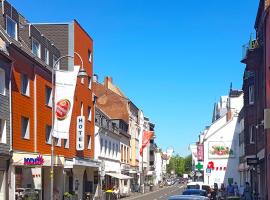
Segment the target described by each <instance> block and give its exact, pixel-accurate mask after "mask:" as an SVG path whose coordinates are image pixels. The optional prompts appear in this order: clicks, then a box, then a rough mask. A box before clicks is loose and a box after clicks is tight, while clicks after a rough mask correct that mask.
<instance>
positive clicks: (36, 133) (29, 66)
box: [11, 21, 94, 159]
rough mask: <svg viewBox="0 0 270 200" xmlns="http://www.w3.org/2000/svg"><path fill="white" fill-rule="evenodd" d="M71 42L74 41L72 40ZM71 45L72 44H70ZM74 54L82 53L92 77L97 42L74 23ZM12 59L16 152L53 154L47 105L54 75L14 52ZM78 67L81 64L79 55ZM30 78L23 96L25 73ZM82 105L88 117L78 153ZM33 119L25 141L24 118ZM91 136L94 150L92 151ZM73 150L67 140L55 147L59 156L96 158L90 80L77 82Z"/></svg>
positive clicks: (13, 129) (72, 137)
mask: <svg viewBox="0 0 270 200" xmlns="http://www.w3.org/2000/svg"><path fill="white" fill-rule="evenodd" d="M70 39H71V38H70ZM67 45H68V44H67ZM74 51H76V52H77V53H79V54H80V55H81V57H82V59H83V62H84V68H85V69H86V71H87V74H88V76H89V77H92V74H93V66H92V62H89V60H88V51H91V52H93V41H92V39H91V38H90V37H89V36H88V35H87V33H86V32H85V31H84V30H83V29H82V28H81V27H80V25H79V24H78V23H77V22H76V21H75V22H74ZM11 57H12V58H13V59H14V60H15V62H14V65H13V74H12V125H13V126H12V132H13V149H14V150H15V151H26V152H37V153H40V154H50V152H51V150H50V148H51V146H50V144H47V143H46V125H51V119H52V117H51V116H52V115H51V108H50V107H48V106H47V105H46V101H45V99H46V89H45V88H46V86H49V87H51V72H49V71H48V70H46V69H45V68H44V67H42V66H39V65H38V64H37V63H35V62H33V61H31V59H29V58H28V57H26V56H25V55H22V54H21V53H19V52H18V51H15V50H12V51H11ZM74 62H75V64H76V65H81V64H80V60H79V59H78V58H77V56H76V55H75V60H74ZM22 73H23V74H25V75H27V77H28V78H29V86H30V88H29V89H30V95H29V96H25V95H22V94H21V74H22ZM81 103H83V108H84V109H83V114H84V115H85V119H86V120H85V121H86V126H85V150H84V151H76V119H77V116H79V115H80V114H81ZM88 107H90V108H91V115H92V117H91V121H90V120H88ZM22 116H24V117H27V118H29V125H30V129H29V131H30V137H29V139H24V138H22V135H21V129H22V123H21V117H22ZM89 136H90V138H91V139H90V140H91V147H89V148H88V141H89ZM69 138H70V140H69V147H68V148H65V146H64V140H63V139H62V141H61V147H59V146H55V154H57V155H63V156H65V157H67V158H73V157H76V156H78V157H84V158H89V159H93V158H94V105H93V100H92V89H89V87H88V79H84V83H83V84H82V83H81V80H77V86H76V91H75V96H74V107H73V113H72V119H71V125H70V137H69Z"/></svg>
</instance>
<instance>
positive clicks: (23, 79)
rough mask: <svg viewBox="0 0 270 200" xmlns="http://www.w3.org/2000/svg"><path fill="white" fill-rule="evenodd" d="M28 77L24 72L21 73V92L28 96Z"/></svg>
mask: <svg viewBox="0 0 270 200" xmlns="http://www.w3.org/2000/svg"><path fill="white" fill-rule="evenodd" d="M29 90H30V89H29V79H28V77H27V75H26V74H21V93H22V94H23V95H26V96H30V92H29Z"/></svg>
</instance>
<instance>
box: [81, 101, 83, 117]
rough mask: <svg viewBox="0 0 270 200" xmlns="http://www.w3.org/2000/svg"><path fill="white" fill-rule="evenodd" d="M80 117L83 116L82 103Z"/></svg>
mask: <svg viewBox="0 0 270 200" xmlns="http://www.w3.org/2000/svg"><path fill="white" fill-rule="evenodd" d="M81 116H83V102H81Z"/></svg>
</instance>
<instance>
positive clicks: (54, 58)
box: [53, 55, 60, 69]
mask: <svg viewBox="0 0 270 200" xmlns="http://www.w3.org/2000/svg"><path fill="white" fill-rule="evenodd" d="M57 60H58V58H57V57H56V56H55V55H53V65H55V63H56V62H57ZM55 67H56V69H59V68H60V62H57V63H56V66H55Z"/></svg>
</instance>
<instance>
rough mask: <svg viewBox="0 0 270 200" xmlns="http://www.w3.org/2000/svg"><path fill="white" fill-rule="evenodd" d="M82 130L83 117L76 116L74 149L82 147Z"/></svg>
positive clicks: (80, 149) (81, 148) (78, 149)
mask: <svg viewBox="0 0 270 200" xmlns="http://www.w3.org/2000/svg"><path fill="white" fill-rule="evenodd" d="M84 130H85V117H84V116H78V117H77V140H76V150H77V151H82V150H83V149H84Z"/></svg>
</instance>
